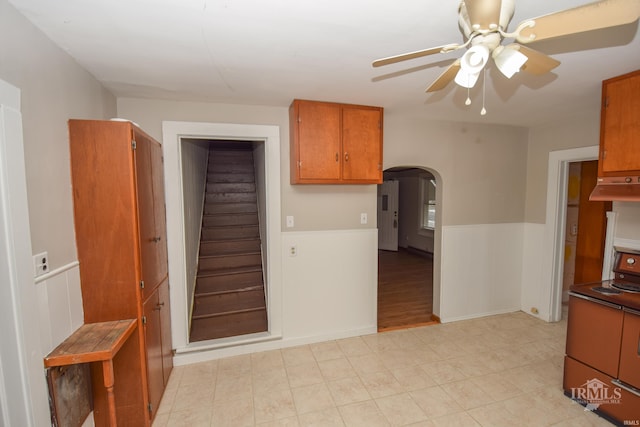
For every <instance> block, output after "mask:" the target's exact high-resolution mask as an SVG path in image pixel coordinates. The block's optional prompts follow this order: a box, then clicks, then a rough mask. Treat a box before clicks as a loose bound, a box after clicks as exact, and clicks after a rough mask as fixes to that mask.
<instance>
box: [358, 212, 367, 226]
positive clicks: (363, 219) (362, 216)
mask: <svg viewBox="0 0 640 427" xmlns="http://www.w3.org/2000/svg"><path fill="white" fill-rule="evenodd" d="M366 223H367V214H366V213H361V214H360V224H366Z"/></svg>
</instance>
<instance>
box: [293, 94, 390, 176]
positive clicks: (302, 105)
mask: <svg viewBox="0 0 640 427" xmlns="http://www.w3.org/2000/svg"><path fill="white" fill-rule="evenodd" d="M382 115H383V109H382V108H381V107H371V106H365V105H352V104H337V103H332V102H320V101H307V100H299V99H296V100H294V101H293V103H292V104H291V107H290V108H289V122H290V127H291V183H292V184H380V183H382Z"/></svg>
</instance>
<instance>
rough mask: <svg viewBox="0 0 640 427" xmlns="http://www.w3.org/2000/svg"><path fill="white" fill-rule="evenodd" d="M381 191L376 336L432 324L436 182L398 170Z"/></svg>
mask: <svg viewBox="0 0 640 427" xmlns="http://www.w3.org/2000/svg"><path fill="white" fill-rule="evenodd" d="M383 178H384V179H383V184H381V185H379V186H378V236H379V251H378V331H386V330H392V329H399V328H406V327H413V326H420V325H425V324H429V323H432V322H434V318H435V317H434V315H433V313H434V306H433V305H434V252H435V249H436V245H435V241H434V240H435V229H436V223H437V220H438V219H437V211H438V207H437V204H436V188H437V184H436V177H435V176H434V174H432V173H431V172H429V171H428V170H426V169H422V168H416V167H394V168H390V169H387V170H385V171H384V174H383Z"/></svg>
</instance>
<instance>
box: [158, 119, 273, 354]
mask: <svg viewBox="0 0 640 427" xmlns="http://www.w3.org/2000/svg"><path fill="white" fill-rule="evenodd" d="M182 138H193V139H207V140H216V139H217V140H227V141H232V140H238V141H256V142H261V143H264V150H265V156H264V157H265V159H264V162H265V165H264V167H265V176H264V178H265V184H266V185H265V187H266V189H265V190H266V200H265V204H266V213H265V214H266V218H267V221H266V222H267V223H266V230H267V236H268V238H267V241H266V242H263V247H265V248H266V251H267V254H268V261H267V262H268V264H267V278H266V279H267V280H266V286H267V287H268V292H266V294H267V317H268V319H269V331H268V332H266V333H261V334H253V335H247V336H241V337H229V338H222V339H219V340H215V342H207V341H203V342H196V343H189V309H188V307H189V304H190V302H189V301H187V286H186V285H187V284H186V271H187V270H186V259H185V253H186V250H185V240H184V231H183V230H184V209H183V201H184V198H183V187H182V158H181V142H180V141H181V139H182ZM162 139H163V144H162V145H163V152H164V176H165V193H166V209H167V210H166V213H167V245H168V250H169V254H168V259H169V283H170V293H171V325H172V339H173V345H174V347H175V349H176V350H175V351H176V354H179V353H191V352H202V351H205V350H213V349H217V348H223V347H230V346H235V345H241V344H249V343H256V342H262V341H270V340H274V339H279V338H281V337H282V262H281V260H282V251H281V246H282V241H281V240H282V239H281V224H280V221H281V220H280V218H281V215H280V211H281V207H280V128H279V126H272V125H251V124H230V123H202V122H175V121H163V122H162ZM203 360H204V359H203Z"/></svg>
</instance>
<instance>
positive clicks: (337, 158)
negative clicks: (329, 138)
mask: <svg viewBox="0 0 640 427" xmlns="http://www.w3.org/2000/svg"><path fill="white" fill-rule="evenodd" d="M339 160H340V154H338V153H336V162H337V161H339Z"/></svg>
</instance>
